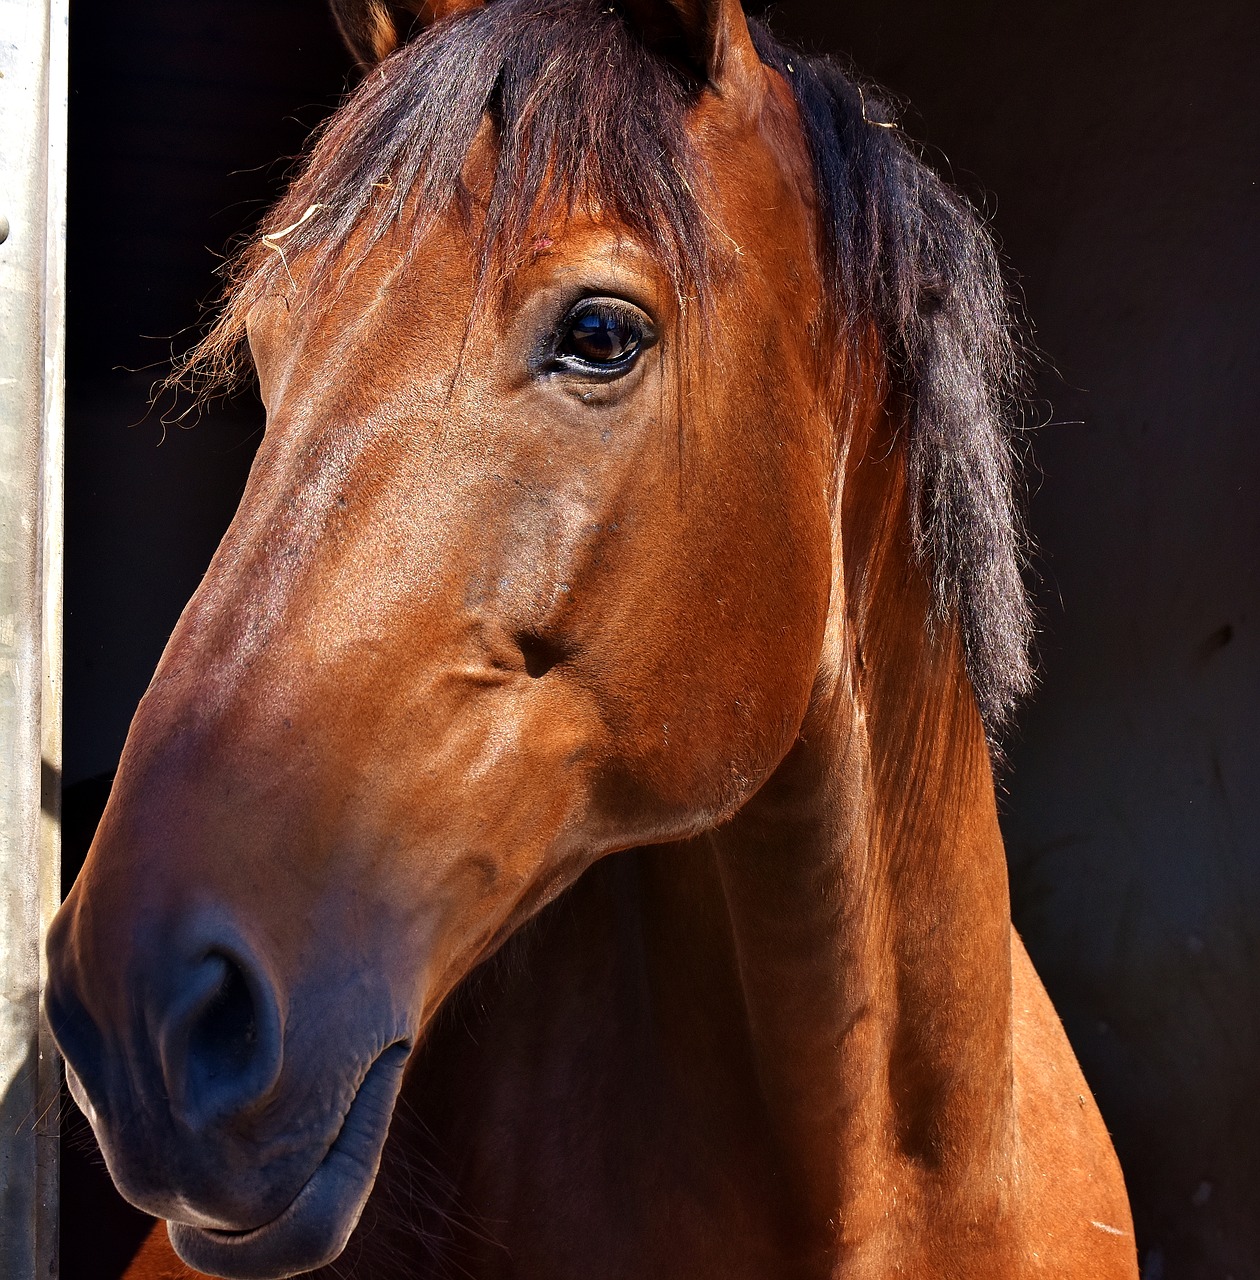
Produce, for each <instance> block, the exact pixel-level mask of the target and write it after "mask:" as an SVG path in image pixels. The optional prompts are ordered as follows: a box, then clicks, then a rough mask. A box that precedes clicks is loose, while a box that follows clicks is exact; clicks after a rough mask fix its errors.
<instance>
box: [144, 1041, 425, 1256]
mask: <svg viewBox="0 0 1260 1280" xmlns="http://www.w3.org/2000/svg"><path fill="white" fill-rule="evenodd" d="M410 1053H411V1045H410V1044H409V1043H408V1042H406V1041H398V1042H396V1043H395V1044H392V1045H390V1046H389V1047H388V1048H387V1049H385V1050H384V1051H383V1052H382V1053H380V1054H379V1055H378V1056H377V1058H376V1059H375V1060H374V1061H373V1063H372V1065H371V1066H370V1067H369V1068H368V1070H367V1073H366V1074H365V1075H364V1077H363V1080H362V1082H361V1083H360V1085H359V1088H358V1090H357V1091H356V1093H355V1096H354V1098H353V1099H352V1100H351V1103H350V1106H349V1107H348V1108H347V1110H346V1114H345V1118H344V1119H343V1120H342V1123H341V1129H340V1131H339V1132H338V1134H337V1137H336V1138H335V1139H334V1140H333V1142H332V1144H331V1146H330V1147H329V1148H328V1150H327V1152H326V1153H325V1155H324V1158H323V1159H322V1160H321V1161H320V1163H319V1165H318V1166H317V1167H316V1169H315V1172H314V1173H312V1174H311V1176H310V1177H309V1178H308V1179H307V1180H306V1182H305V1183H304V1184H303V1186H302V1188H301V1190H300V1191H298V1193H297V1195H295V1196H294V1197H293V1199H292V1200H291V1201H290V1202H289V1203H288V1205H287V1206H286V1207H285V1208H284V1209H282V1210H281V1211H280V1213H279V1214H277V1215H276V1216H275V1217H274V1218H272V1219H271V1220H270V1221H269V1222H265V1223H263V1224H262V1225H261V1226H258V1227H251V1228H249V1229H247V1230H244V1231H228V1230H223V1229H220V1228H215V1227H197V1226H193V1225H191V1224H190V1223H186V1222H170V1223H168V1231H169V1234H170V1239H171V1244H172V1246H173V1247H174V1249H175V1252H176V1253H177V1254H179V1256H180V1257H181V1258H182V1259H183V1261H184V1262H186V1263H187V1264H188V1265H189V1266H190V1267H192V1268H194V1269H195V1270H198V1271H205V1272H208V1273H210V1274H211V1275H217V1276H224V1277H227V1278H228V1280H279V1278H280V1277H284V1276H294V1275H300V1274H302V1273H303V1272H306V1271H311V1270H314V1269H315V1268H316V1267H320V1266H324V1265H325V1264H327V1263H329V1262H331V1261H333V1259H334V1258H336V1257H337V1255H338V1254H339V1253H340V1252H341V1251H342V1249H344V1248H345V1245H346V1241H347V1240H348V1239H349V1238H350V1233H351V1232H352V1231H353V1230H354V1228H355V1226H356V1225H357V1224H358V1221H359V1216H360V1215H361V1214H362V1212H363V1207H364V1205H365V1204H366V1203H367V1198H368V1195H369V1193H370V1192H371V1190H372V1187H373V1185H374V1183H375V1181H376V1174H377V1170H378V1169H379V1167H380V1160H381V1151H382V1149H383V1148H384V1145H385V1137H386V1134H387V1132H388V1130H389V1122H390V1118H391V1116H392V1114H393V1110H394V1102H395V1100H396V1099H397V1096H398V1090H399V1088H400V1087H401V1085H402V1075H403V1068H404V1067H405V1065H406V1062H407V1058H408V1057H409V1056H410Z"/></svg>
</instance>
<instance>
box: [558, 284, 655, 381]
mask: <svg viewBox="0 0 1260 1280" xmlns="http://www.w3.org/2000/svg"><path fill="white" fill-rule="evenodd" d="M649 336H650V326H649V324H648V321H647V317H646V316H644V315H643V313H642V312H640V311H639V309H638V308H637V307H632V306H630V305H629V304H628V303H623V302H616V301H614V300H612V299H611V298H587V299H585V300H584V301H582V302H579V303H578V305H577V306H576V307H574V308H573V310H572V311H570V312H569V314H568V315H567V316H566V317H565V320H564V323H563V325H562V326H561V329H560V337H559V341H558V342H557V344H556V356H557V358H558V362H559V364H560V366H561V367H562V368H567V369H570V370H573V371H575V372H588V373H621V372H624V371H626V370H628V369H629V368H630V367H631V366H632V365H633V364H634V361H635V358H636V357H637V356H638V354H639V352H640V351H642V350H643V348H644V347H645V346H647V345H650V343H649Z"/></svg>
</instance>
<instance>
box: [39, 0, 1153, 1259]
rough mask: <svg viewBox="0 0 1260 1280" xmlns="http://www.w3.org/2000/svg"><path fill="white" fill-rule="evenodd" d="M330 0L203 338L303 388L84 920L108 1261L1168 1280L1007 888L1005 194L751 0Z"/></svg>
mask: <svg viewBox="0 0 1260 1280" xmlns="http://www.w3.org/2000/svg"><path fill="white" fill-rule="evenodd" d="M333 11H334V16H335V18H336V21H337V22H338V24H339V26H340V29H341V31H342V33H343V35H344V37H345V39H346V42H347V43H348V45H349V47H350V49H351V51H352V52H353V54H354V55H355V57H356V58H357V59H358V61H359V62H360V64H361V65H362V67H363V68H364V72H365V74H364V77H363V79H362V82H361V84H360V85H359V86H358V88H357V89H356V90H355V91H354V92H353V93H352V94H351V95H350V96H349V97H348V99H347V101H346V102H345V103H344V104H343V105H342V107H341V108H340V109H339V111H338V112H337V113H336V114H335V115H334V116H333V117H332V118H331V120H330V122H329V123H328V125H327V126H326V128H325V129H324V130H323V132H322V134H321V135H320V136H319V137H318V139H317V140H316V141H315V143H314V144H313V146H312V147H311V148H310V150H309V151H308V155H307V159H306V160H305V162H304V164H303V166H302V168H301V169H300V170H299V171H298V173H297V174H296V176H295V177H294V179H293V180H292V182H291V185H290V187H289V189H288V191H287V193H286V194H285V195H284V196H283V198H282V199H281V201H280V203H279V204H278V205H277V207H276V208H275V209H274V210H273V211H272V213H271V214H270V215H269V216H268V218H267V219H266V220H265V221H264V224H263V227H262V229H261V230H260V231H259V233H258V234H257V235H256V236H255V237H254V238H253V239H252V240H251V241H250V242H249V243H248V244H247V245H246V246H245V247H244V249H243V250H242V252H241V254H240V256H239V257H238V258H237V260H236V263H235V266H234V267H233V268H232V270H231V272H230V275H229V281H228V286H227V291H226V296H225V300H224V304H223V307H222V309H221V310H220V312H219V315H218V319H217V320H216V321H215V322H214V326H213V328H212V329H211V330H210V331H209V334H208V336H207V337H206V338H205V339H204V340H203V342H202V343H201V344H200V345H199V346H198V347H197V348H196V349H195V350H194V351H193V353H192V354H191V355H190V356H189V357H188V360H187V362H186V364H185V365H184V366H183V367H182V368H181V369H180V370H179V371H177V374H176V376H177V377H182V378H184V379H185V380H191V381H193V382H196V381H197V380H198V379H201V382H202V385H204V384H205V382H206V381H207V380H209V381H211V382H214V381H216V380H220V381H221V380H222V379H225V378H231V377H232V376H236V375H241V376H244V374H245V373H246V371H247V370H248V369H249V368H250V367H252V369H253V371H254V372H255V373H256V376H257V380H258V386H259V389H260V392H261V396H262V399H263V402H264V405H265V408H266V413H267V425H266V430H265V434H264V437H263V439H262V442H261V444H260V447H259V450H258V454H257V458H256V460H255V462H254V465H253V468H252V471H251V474H250V478H249V481H248V484H247V487H246V489H245V492H244V496H243V498H242V500H241V504H240V507H239V510H238V511H237V513H236V515H235V517H234V519H233V521H232V524H231V526H230V528H229V529H228V531H227V533H226V535H225V536H224V538H223V541H222V543H221V545H220V546H219V548H218V550H217V552H216V554H215V556H214V559H213V561H212V563H211V565H210V568H209V570H208V571H207V573H206V575H205V578H204V580H203V581H202V583H201V584H200V586H199V587H198V589H197V591H196V593H195V595H194V596H193V598H192V600H191V602H190V603H189V605H188V607H187V609H186V610H185V612H184V614H183V615H182V617H181V618H180V621H179V623H178V625H177V627H176V629H175V631H174V633H173V635H172V637H171V639H170V642H169V644H168V646H167V648H166V650H165V652H164V654H163V656H162V659H161V662H160V664H159V666H158V668H157V671H156V673H155V675H154V678H153V681H152V683H151V685H150V686H149V689H148V691H147V692H146V694H145V696H144V698H143V700H142V702H141V704H140V706H139V708H138V710H137V712H136V715H135V719H134V721H133V723H132V726H131V729H130V732H129V735H128V738H127V742H126V745H125V748H124V751H123V754H122V759H121V762H120V765H119V769H118V773H117V776H116V781H115V783H114V787H113V792H112V795H111V797H110V800H109V804H108V806H107V808H106V811H105V813H104V816H103V818H102V821H101V824H100V828H99V830H98V832H97V834H96V837H95V840H94V842H93V845H92V848H91V851H90V854H89V856H88V859H87V862H86V864H85V866H84V868H83V871H82V873H81V875H80V876H79V878H78V880H77V881H76V883H75V885H74V887H73V889H72V891H71V893H70V894H69V896H68V897H67V900H66V902H65V903H64V905H63V906H62V908H61V910H60V912H59V914H58V915H57V917H56V919H55V921H54V922H53V924H52V926H51V929H50V932H49V936H48V944H47V953H48V970H49V976H48V983H47V995H46V1009H47V1016H48V1019H49V1022H50V1025H51V1027H52V1028H53V1029H54V1032H55V1034H56V1037H57V1041H58V1044H59V1046H60V1049H61V1051H62V1053H63V1054H64V1057H65V1063H66V1076H67V1081H68V1085H69V1089H70V1091H71V1093H72V1095H73V1097H74V1098H75V1100H76V1101H77V1103H78V1104H79V1106H80V1107H81V1108H82V1109H83V1111H84V1113H85V1114H86V1116H87V1118H88V1120H89V1122H90V1123H91V1126H92V1128H93V1130H94V1132H95V1135H96V1137H97V1139H98V1141H99V1143H100V1147H101V1150H102V1152H103V1153H104V1156H105V1159H106V1161H107V1163H108V1167H109V1171H110V1173H111V1175H112V1177H113V1179H114V1181H115V1183H116V1185H117V1186H118V1188H119V1190H120V1191H121V1192H122V1194H123V1195H124V1196H125V1197H126V1198H127V1199H128V1200H130V1201H131V1202H132V1203H133V1204H135V1205H137V1206H139V1207H140V1208H142V1209H143V1210H145V1211H146V1212H148V1213H150V1214H152V1215H154V1216H155V1217H156V1218H159V1219H164V1220H165V1221H166V1226H165V1227H163V1226H162V1225H161V1224H159V1226H158V1227H157V1229H156V1230H155V1233H154V1234H153V1235H152V1236H151V1237H150V1239H149V1241H148V1243H147V1244H146V1246H145V1248H144V1250H143V1251H142V1253H141V1255H140V1258H139V1260H138V1262H137V1263H136V1267H135V1269H134V1270H133V1273H132V1274H133V1275H136V1276H139V1275H142V1274H143V1275H145V1276H149V1277H157V1276H166V1275H175V1274H179V1275H186V1274H187V1272H186V1271H185V1270H184V1267H185V1264H186V1265H187V1266H188V1267H191V1268H193V1269H195V1270H196V1271H198V1272H200V1273H202V1274H208V1275H215V1276H225V1277H239V1278H242V1280H244V1278H247V1277H249V1278H254V1277H279V1276H290V1275H294V1274H298V1273H301V1272H306V1271H310V1270H316V1269H321V1268H326V1272H325V1274H327V1275H328V1276H339V1275H342V1274H345V1270H343V1268H348V1269H349V1270H350V1271H351V1272H352V1273H353V1274H355V1275H357V1276H361V1277H384V1276H390V1277H398V1276H416V1277H421V1276H447V1275H462V1276H469V1277H478V1278H487V1280H489V1278H492V1277H508V1276H511V1277H517V1278H522V1277H540V1278H541V1277H546V1278H547V1280H563V1278H564V1277H575V1278H578V1277H580V1278H582V1280H587V1278H589V1277H621V1276H652V1277H661V1278H667V1277H687V1278H688V1280H695V1278H696V1277H706V1276H712V1277H717V1276H721V1277H724V1278H737V1277H748V1278H752V1277H758V1278H764V1277H791V1278H792V1280H816V1278H821V1277H834V1278H843V1280H871V1278H874V1277H890V1276H910V1277H966V1278H968V1280H975V1278H976V1277H985V1278H986V1280H1007V1278H1012V1277H1030V1276H1040V1275H1048V1276H1055V1277H1067V1278H1077V1280H1113V1278H1119V1277H1130V1278H1131V1277H1134V1276H1136V1273H1137V1272H1136V1260H1135V1259H1136V1254H1135V1246H1134V1240H1133V1228H1132V1222H1131V1219H1130V1216H1129V1210H1128V1207H1127V1201H1126V1197H1125V1192H1124V1185H1123V1179H1122V1175H1121V1172H1120V1169H1119V1166H1118V1163H1117V1161H1116V1158H1115V1155H1114V1152H1113V1150H1112V1147H1111V1143H1110V1140H1109V1138H1108V1135H1107V1132H1106V1129H1105V1128H1104V1125H1103V1122H1102V1120H1101V1118H1100V1116H1099V1113H1098V1111H1097V1108H1096V1106H1095V1104H1094V1101H1093V1099H1092V1097H1091V1095H1090V1092H1089V1089H1088V1088H1087V1086H1086V1084H1085V1082H1084V1080H1083V1078H1082V1076H1081V1073H1080V1070H1079V1068H1078V1066H1077V1064H1076V1062H1075V1059H1074V1057H1073V1054H1072V1051H1071V1048H1070V1046H1069V1044H1068V1041H1067V1038H1066V1036H1065V1034H1064V1032H1063V1030H1062V1027H1061V1025H1060V1023H1059V1021H1058V1019H1057V1017H1056V1015H1055V1013H1054V1010H1053V1008H1052V1007H1051V1004H1050V1002H1049V999H1048V997H1047V995H1046V993H1045V991H1044V989H1043V987H1042V985H1041V983H1040V982H1039V980H1038V978H1037V976H1036V974H1035V972H1034V970H1033V968H1032V967H1031V965H1030V962H1029V960H1028V957H1027V955H1026V953H1025V951H1024V948H1023V946H1022V944H1021V943H1020V940H1019V938H1018V936H1017V935H1016V934H1015V933H1014V931H1013V929H1012V926H1011V921H1010V908H1009V900H1008V887H1007V878H1006V868H1005V861H1004V854H1003V847H1002V840H1001V834H1000V831H999V826H998V819H997V808H996V801H995V784H994V767H995V760H997V758H998V755H997V753H998V750H999V746H998V744H999V742H1000V736H1001V733H1002V730H1003V728H1004V726H1005V725H1006V723H1007V722H1008V720H1009V717H1010V715H1011V713H1012V711H1013V708H1014V707H1015V705H1016V704H1017V702H1018V701H1019V700H1020V698H1021V697H1022V696H1023V695H1024V694H1025V693H1026V692H1027V691H1028V689H1029V685H1030V681H1031V671H1030V663H1029V658H1028V648H1029V637H1030V628H1031V621H1030V611H1029V605H1028V601H1027V597H1026V592H1025V587H1024V584H1023V580H1022V563H1023V560H1024V558H1025V554H1026V552H1025V540H1024V535H1023V533H1022V531H1021V528H1020V521H1019V518H1018V514H1017V506H1018V504H1017V497H1016V495H1017V476H1016V448H1015V441H1016V437H1015V434H1014V431H1015V429H1014V426H1013V425H1012V415H1013V412H1014V408H1013V406H1014V403H1015V399H1016V393H1017V372H1018V359H1017V342H1016V339H1015V337H1014V334H1015V328H1014V326H1013V324H1012V320H1011V308H1010V305H1009V303H1008V301H1007V297H1008V295H1007V292H1006V289H1005V287H1004V285H1003V280H1002V272H1001V268H1000V263H999V261H998V256H997V254H996V251H995V249H994V247H993V244H992V240H991V237H990V235H989V233H988V232H987V230H986V228H985V227H984V225H983V223H982V220H981V219H980V218H979V217H978V215H977V214H976V213H975V212H974V211H973V209H972V208H971V206H970V205H969V204H968V203H967V202H966V201H965V200H964V199H963V198H962V197H960V196H959V195H957V194H956V193H954V192H953V191H952V190H951V189H950V188H948V187H947V186H946V185H945V183H944V182H943V181H942V180H941V179H940V178H939V177H938V176H937V175H936V174H935V173H934V172H933V171H932V170H931V169H930V168H929V167H928V165H927V164H926V163H925V161H924V160H923V159H922V158H921V156H920V154H919V153H918V151H917V150H916V149H915V148H914V147H913V146H912V145H911V144H910V143H909V142H908V141H907V140H906V139H905V138H904V137H903V135H902V133H901V131H900V130H899V129H898V127H897V125H896V121H895V120H894V119H893V117H892V115H891V113H890V111H889V109H888V107H887V106H886V105H885V104H884V102H883V101H882V100H881V99H880V98H879V97H878V95H876V94H875V93H873V92H871V91H869V90H868V89H867V88H866V87H865V86H863V85H861V84H860V83H859V82H858V81H857V80H855V79H854V78H853V77H851V76H850V75H849V74H847V73H846V72H844V71H842V70H840V69H838V68H836V67H835V66H833V65H832V64H831V63H830V62H828V61H826V60H821V59H815V58H811V57H805V56H802V55H799V54H796V53H794V52H792V51H790V50H789V49H787V48H785V47H784V46H783V45H781V44H780V43H778V41H777V40H776V39H775V38H774V37H773V36H772V35H771V34H770V33H769V31H768V29H767V28H766V27H765V26H764V25H763V24H762V23H761V22H759V21H755V20H752V19H749V18H748V17H747V16H746V15H745V14H744V12H743V11H742V9H741V7H740V5H739V3H738V0H488V2H485V3H482V2H480V0H333ZM180 1260H182V1261H180Z"/></svg>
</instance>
